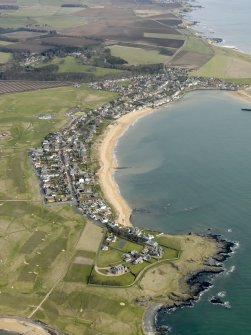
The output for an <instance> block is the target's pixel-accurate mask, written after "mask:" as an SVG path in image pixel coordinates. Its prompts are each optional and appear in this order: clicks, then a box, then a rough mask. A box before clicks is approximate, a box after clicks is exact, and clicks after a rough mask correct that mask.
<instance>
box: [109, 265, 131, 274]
mask: <svg viewBox="0 0 251 335" xmlns="http://www.w3.org/2000/svg"><path fill="white" fill-rule="evenodd" d="M110 271H111V273H112V274H114V275H116V276H118V275H123V274H124V273H125V272H127V271H128V269H127V267H125V266H124V265H122V264H119V265H116V266H114V267H112V268H111V270H110Z"/></svg>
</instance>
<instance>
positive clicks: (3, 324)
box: [0, 317, 50, 335]
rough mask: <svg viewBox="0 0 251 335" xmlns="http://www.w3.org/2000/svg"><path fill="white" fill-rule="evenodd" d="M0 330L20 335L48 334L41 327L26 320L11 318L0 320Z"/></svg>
mask: <svg viewBox="0 0 251 335" xmlns="http://www.w3.org/2000/svg"><path fill="white" fill-rule="evenodd" d="M0 329H1V330H7V331H11V332H17V333H20V334H34V335H49V334H50V333H49V332H47V331H46V330H45V329H43V328H42V327H41V326H39V325H36V324H34V323H33V322H29V321H28V320H22V319H21V318H20V319H18V318H17V319H15V318H11V317H9V318H8V317H3V318H0Z"/></svg>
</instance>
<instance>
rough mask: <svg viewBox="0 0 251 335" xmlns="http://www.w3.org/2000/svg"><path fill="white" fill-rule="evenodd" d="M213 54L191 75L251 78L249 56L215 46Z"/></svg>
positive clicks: (250, 59)
mask: <svg viewBox="0 0 251 335" xmlns="http://www.w3.org/2000/svg"><path fill="white" fill-rule="evenodd" d="M214 50H215V55H214V56H213V57H212V58H211V59H210V60H209V61H208V62H207V63H206V64H205V65H203V66H202V67H200V69H198V70H197V71H193V72H192V75H196V76H203V77H218V78H224V79H227V78H231V79H238V80H241V79H242V78H244V80H245V78H251V57H250V56H249V55H245V54H243V53H240V52H238V51H235V50H231V49H227V48H217V47H215V49H214Z"/></svg>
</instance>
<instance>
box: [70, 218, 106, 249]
mask: <svg viewBox="0 0 251 335" xmlns="http://www.w3.org/2000/svg"><path fill="white" fill-rule="evenodd" d="M102 238H103V229H102V228H100V227H98V226H96V225H94V224H93V223H91V222H89V223H87V225H86V226H85V229H84V231H83V233H82V235H81V237H80V239H79V241H78V244H77V246H76V249H77V250H85V251H89V252H94V253H96V252H97V251H98V249H99V246H100V243H101V240H102Z"/></svg>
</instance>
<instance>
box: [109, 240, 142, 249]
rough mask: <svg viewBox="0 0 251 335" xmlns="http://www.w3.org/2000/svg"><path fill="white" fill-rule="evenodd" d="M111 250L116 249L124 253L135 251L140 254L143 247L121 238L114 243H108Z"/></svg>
mask: <svg viewBox="0 0 251 335" xmlns="http://www.w3.org/2000/svg"><path fill="white" fill-rule="evenodd" d="M110 246H111V247H112V248H115V249H118V250H119V251H121V252H123V253H125V252H128V251H132V250H136V251H138V252H140V251H141V250H142V249H143V246H142V245H140V244H137V243H133V242H130V241H128V240H125V239H123V238H120V237H119V238H117V240H116V242H114V243H110Z"/></svg>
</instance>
